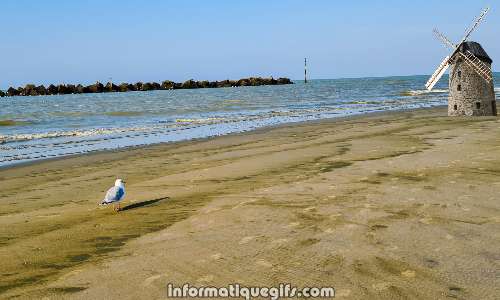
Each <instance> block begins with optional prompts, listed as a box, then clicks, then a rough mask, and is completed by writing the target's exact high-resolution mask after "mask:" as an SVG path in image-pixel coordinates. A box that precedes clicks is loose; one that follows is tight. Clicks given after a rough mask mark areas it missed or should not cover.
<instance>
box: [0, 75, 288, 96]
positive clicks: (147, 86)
mask: <svg viewBox="0 0 500 300" xmlns="http://www.w3.org/2000/svg"><path fill="white" fill-rule="evenodd" d="M284 84H293V82H292V81H291V80H290V79H289V78H278V79H274V78H272V77H270V78H262V77H250V78H242V79H239V80H223V81H207V80H203V81H194V80H192V79H190V80H187V81H185V82H183V83H179V82H173V81H170V80H165V81H163V82H161V83H158V82H144V83H143V82H137V83H121V84H119V85H115V84H113V83H112V82H108V83H107V84H106V85H104V84H102V83H100V82H96V83H95V84H91V85H87V86H84V85H81V84H77V85H74V84H58V85H53V84H51V85H49V86H48V87H45V86H44V85H39V86H36V85H34V84H27V85H26V86H24V87H18V88H14V87H10V88H9V89H8V90H7V91H6V92H3V91H1V90H0V97H14V96H45V95H67V94H94V93H112V92H131V91H154V90H177V89H198V88H223V87H234V86H261V85H284Z"/></svg>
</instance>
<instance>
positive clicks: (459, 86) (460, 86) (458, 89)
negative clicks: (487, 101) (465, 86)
mask: <svg viewBox="0 0 500 300" xmlns="http://www.w3.org/2000/svg"><path fill="white" fill-rule="evenodd" d="M461 90H462V85H461V84H459V85H457V91H459V92H460V91H461Z"/></svg>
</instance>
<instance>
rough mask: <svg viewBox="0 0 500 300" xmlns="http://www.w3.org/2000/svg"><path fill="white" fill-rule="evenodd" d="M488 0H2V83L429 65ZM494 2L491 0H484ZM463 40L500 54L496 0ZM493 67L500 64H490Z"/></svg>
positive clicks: (381, 70) (369, 71)
mask: <svg viewBox="0 0 500 300" xmlns="http://www.w3.org/2000/svg"><path fill="white" fill-rule="evenodd" d="M487 3H488V2H486V1H482V0H480V1H451V0H448V1H418V0H416V1H387V0H386V1H355V0H352V1H333V0H324V1H322V0H317V1H315V0H308V1H306V0H304V1H299V0H287V1H285V0H281V1H264V0H262V1H260V0H255V1H238V0H232V1H229V0H227V1H223V0H219V1H217V0H212V1H206V0H205V1H202V0H199V1H194V0H192V1H180V0H179V1H168V0H167V1H147V0H145V1H125V0H121V1H107V0H100V1H90V0H89V1H83V0H82V1H56V0H45V1H37V0H31V1H29V0H2V1H1V2H0V11H1V17H0V39H1V44H0V45H1V46H0V62H1V63H0V66H1V71H0V87H2V88H5V87H7V86H10V85H21V84H22V85H24V84H26V83H36V84H39V83H43V84H47V83H59V82H66V83H70V82H71V83H90V82H94V81H95V80H100V81H106V80H108V78H109V77H113V80H114V81H116V82H118V81H129V82H133V81H151V80H155V81H160V80H164V79H171V80H175V81H184V80H187V79H190V78H193V79H200V80H201V79H210V80H215V79H226V78H233V79H235V78H240V77H246V76H254V75H258V76H270V75H273V76H274V77H280V76H286V77H291V78H294V79H300V78H302V76H303V75H302V74H303V69H302V68H303V58H304V57H308V58H309V62H310V75H311V77H313V78H338V77H364V76H386V75H411V74H429V73H432V71H434V69H435V68H436V66H437V65H438V64H439V62H440V61H441V59H442V58H443V57H444V56H445V55H446V54H447V52H448V50H446V49H445V48H444V47H443V46H442V45H441V43H440V42H438V41H437V40H436V39H435V38H434V37H433V35H432V29H433V28H434V27H437V28H438V29H440V30H441V31H442V32H443V33H445V34H446V35H448V36H449V37H450V39H452V40H453V41H458V40H459V39H460V38H461V36H462V34H463V32H464V31H465V29H466V27H468V26H469V25H470V24H471V22H472V20H473V19H474V17H475V16H476V15H477V14H478V13H479V12H480V10H481V9H482V8H483V7H485V6H486V4H487ZM490 3H491V1H490ZM492 5H493V6H492V10H491V11H490V14H489V15H488V16H487V18H486V20H485V22H484V23H483V24H482V26H480V27H479V29H478V30H477V31H476V32H475V33H474V34H473V36H472V39H473V40H476V41H479V42H481V44H482V45H483V47H484V48H485V49H486V51H487V52H488V53H489V55H490V56H491V57H492V58H493V60H495V59H500V39H499V38H498V37H499V32H498V29H499V28H500V3H498V5H495V3H492ZM494 69H495V70H499V69H498V68H495V67H494Z"/></svg>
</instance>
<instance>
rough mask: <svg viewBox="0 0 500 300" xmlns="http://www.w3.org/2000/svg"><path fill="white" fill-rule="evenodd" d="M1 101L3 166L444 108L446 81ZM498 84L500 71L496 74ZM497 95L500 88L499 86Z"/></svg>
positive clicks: (337, 82) (358, 81)
mask: <svg viewBox="0 0 500 300" xmlns="http://www.w3.org/2000/svg"><path fill="white" fill-rule="evenodd" d="M427 79H428V76H405V77H381V78H355V79H334V80H312V81H309V82H308V84H304V82H302V81H296V84H294V85H283V86H259V87H234V88H220V89H196V90H171V91H149V92H128V93H109V94H80V95H60V96H38V97H6V98H0V166H6V165H11V164H15V163H19V162H25V161H33V160H40V159H46V158H53V157H59V156H65V155H72V154H80V153H87V152H91V151H97V150H106V149H116V148H122V147H129V146H139V145H148V144H155V143H162V142H174V141H181V140H188V139H194V138H202V137H209V136H217V135H224V134H228V133H234V132H243V131H249V130H252V129H256V128H259V127H263V126H269V125H276V124H282V123H291V122H300V121H307V120H317V119H324V118H335V117H341V116H347V115H354V114H363V113H369V112H376V111H386V110H401V109H411V108H419V107H432V106H438V105H444V104H446V101H447V97H448V90H447V88H448V84H447V82H448V81H447V78H446V77H444V78H443V79H441V81H440V82H439V83H438V84H437V85H436V87H435V89H434V90H433V91H432V92H427V91H426V90H425V88H424V84H425V82H426V80H427ZM495 82H496V86H500V73H495ZM495 92H496V93H497V96H499V95H500V89H498V88H496V89H495Z"/></svg>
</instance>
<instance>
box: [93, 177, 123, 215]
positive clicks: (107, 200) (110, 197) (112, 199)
mask: <svg viewBox="0 0 500 300" xmlns="http://www.w3.org/2000/svg"><path fill="white" fill-rule="evenodd" d="M123 198H125V181H123V180H122V179H117V180H116V181H115V186H114V187H112V188H110V189H109V190H108V191H107V192H106V196H105V197H104V199H103V200H102V202H101V203H100V204H99V205H108V204H111V203H113V208H114V209H115V211H117V212H119V211H120V201H122V200H123ZM115 203H118V208H117V207H115V206H114V205H115Z"/></svg>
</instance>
